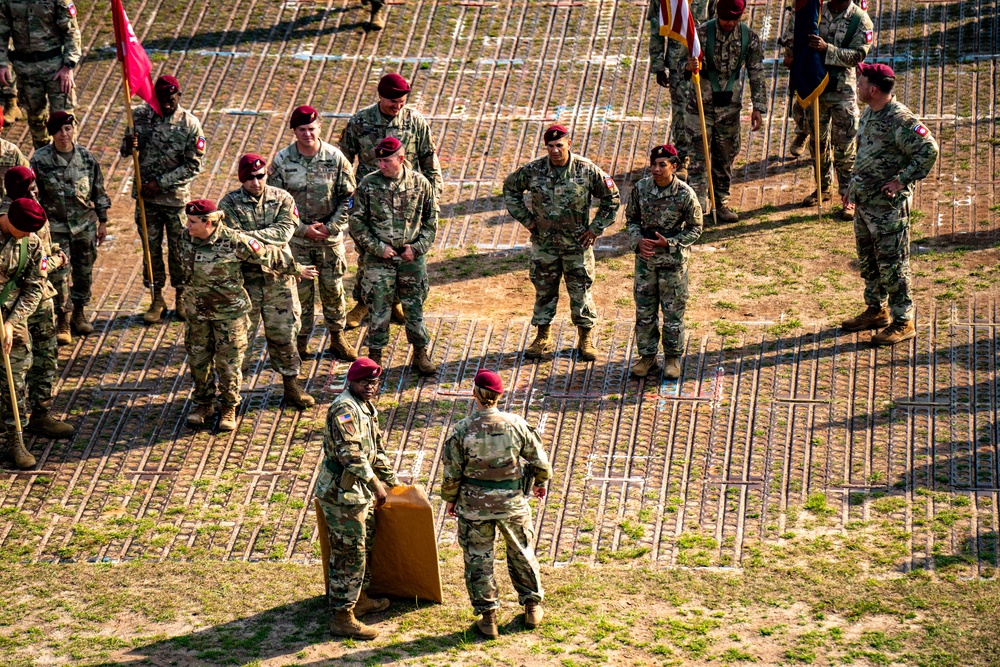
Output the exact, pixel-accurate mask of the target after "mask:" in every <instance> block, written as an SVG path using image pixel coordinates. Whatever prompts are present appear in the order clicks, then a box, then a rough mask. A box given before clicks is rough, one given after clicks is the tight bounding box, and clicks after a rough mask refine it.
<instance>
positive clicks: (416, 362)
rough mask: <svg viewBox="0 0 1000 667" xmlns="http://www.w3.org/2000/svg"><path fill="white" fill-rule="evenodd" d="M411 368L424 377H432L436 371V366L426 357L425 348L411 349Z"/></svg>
mask: <svg viewBox="0 0 1000 667" xmlns="http://www.w3.org/2000/svg"><path fill="white" fill-rule="evenodd" d="M380 365H381V364H380ZM413 366H414V367H415V368H416V369H417V373H419V374H420V375H423V376H425V377H426V376H428V375H434V374H435V373H437V371H438V368H437V366H435V365H434V362H432V361H431V358H430V357H429V356H427V348H426V347H414V348H413Z"/></svg>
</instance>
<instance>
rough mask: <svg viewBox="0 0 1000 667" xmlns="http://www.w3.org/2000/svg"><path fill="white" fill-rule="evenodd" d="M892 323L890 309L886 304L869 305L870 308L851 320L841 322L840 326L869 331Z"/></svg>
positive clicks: (847, 328) (849, 329) (851, 329)
mask: <svg viewBox="0 0 1000 667" xmlns="http://www.w3.org/2000/svg"><path fill="white" fill-rule="evenodd" d="M890 323H892V318H891V317H890V316H889V309H888V308H886V307H885V306H868V309H867V310H866V311H865V312H863V313H861V314H860V315H858V316H857V317H852V318H851V319H849V320H844V321H843V322H841V323H840V328H841V329H843V330H844V331H867V330H868V329H881V328H882V327H887V326H889V324H890Z"/></svg>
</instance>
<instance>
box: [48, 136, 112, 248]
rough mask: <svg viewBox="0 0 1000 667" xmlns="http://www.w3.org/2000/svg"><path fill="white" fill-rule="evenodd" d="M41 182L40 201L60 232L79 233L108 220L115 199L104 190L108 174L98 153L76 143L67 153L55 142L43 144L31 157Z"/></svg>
mask: <svg viewBox="0 0 1000 667" xmlns="http://www.w3.org/2000/svg"><path fill="white" fill-rule="evenodd" d="M31 168H32V169H34V170H35V178H36V179H37V181H36V182H37V183H38V201H39V203H41V205H42V207H43V208H44V209H45V213H46V214H47V215H48V216H49V224H50V225H51V226H52V229H53V230H55V231H57V232H69V233H72V234H77V233H79V232H81V231H83V230H84V229H87V228H89V227H94V226H95V225H96V224H97V222H98V221H107V219H108V209H109V208H111V198H110V197H108V194H107V192H105V191H104V174H103V173H102V172H101V165H100V163H99V162H98V161H97V158H96V157H94V154H93V153H91V152H90V151H89V150H87V149H86V148H84V147H83V146H79V145H77V146H74V147H73V151H72V152H71V153H69V154H67V155H63V154H61V153H59V152H58V151H57V150H56V149H55V144H48V145H46V146H42V147H41V148H39V149H38V150H36V151H35V154H34V155H32V156H31Z"/></svg>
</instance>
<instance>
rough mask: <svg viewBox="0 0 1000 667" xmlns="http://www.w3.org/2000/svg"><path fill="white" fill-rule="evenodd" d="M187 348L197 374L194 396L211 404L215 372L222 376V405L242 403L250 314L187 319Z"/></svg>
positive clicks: (195, 400)
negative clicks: (241, 393) (243, 367)
mask: <svg viewBox="0 0 1000 667" xmlns="http://www.w3.org/2000/svg"><path fill="white" fill-rule="evenodd" d="M186 324H187V330H186V331H185V333H184V349H186V350H187V354H188V365H189V366H190V367H191V376H192V378H194V395H193V396H192V400H193V401H194V402H195V404H197V405H208V404H209V403H211V402H212V401H214V400H215V384H216V383H215V376H216V375H218V376H219V403H220V405H222V406H223V407H236V406H238V405H239V404H240V383H241V382H242V381H243V372H242V370H241V369H240V366H241V364H242V363H243V355H244V353H245V352H246V349H247V318H246V316H244V315H241V316H239V317H237V318H235V319H232V320H207V321H202V320H196V319H193V318H190V317H189V318H188V319H187V322H186Z"/></svg>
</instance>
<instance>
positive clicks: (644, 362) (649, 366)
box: [632, 354, 657, 378]
mask: <svg viewBox="0 0 1000 667" xmlns="http://www.w3.org/2000/svg"><path fill="white" fill-rule="evenodd" d="M656 366H657V364H656V355H655V354H644V355H642V358H641V359H639V361H637V362H635V363H634V364H632V375H634V376H635V377H637V378H644V377H647V376H648V375H649V374H650V373H652V372H653V371H654V370H656Z"/></svg>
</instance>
